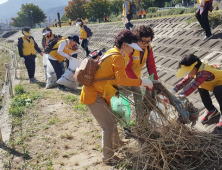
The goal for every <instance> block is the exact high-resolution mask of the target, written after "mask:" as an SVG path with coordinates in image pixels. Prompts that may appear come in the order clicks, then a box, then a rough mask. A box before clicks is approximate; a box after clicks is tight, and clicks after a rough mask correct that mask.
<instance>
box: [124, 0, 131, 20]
mask: <svg viewBox="0 0 222 170" xmlns="http://www.w3.org/2000/svg"><path fill="white" fill-rule="evenodd" d="M126 2H127V3H128V13H127V14H130V2H129V1H126ZM124 3H125V2H124ZM124 3H123V16H124V15H125V13H126V7H125V5H124Z"/></svg>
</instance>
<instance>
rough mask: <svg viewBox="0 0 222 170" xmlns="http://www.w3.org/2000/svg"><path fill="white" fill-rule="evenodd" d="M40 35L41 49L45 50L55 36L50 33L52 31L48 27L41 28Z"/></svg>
mask: <svg viewBox="0 0 222 170" xmlns="http://www.w3.org/2000/svg"><path fill="white" fill-rule="evenodd" d="M42 35H43V37H42V47H43V48H44V49H45V48H46V47H47V45H48V42H49V40H50V39H53V38H54V37H56V35H55V34H53V33H52V30H51V28H49V27H45V28H43V30H42Z"/></svg>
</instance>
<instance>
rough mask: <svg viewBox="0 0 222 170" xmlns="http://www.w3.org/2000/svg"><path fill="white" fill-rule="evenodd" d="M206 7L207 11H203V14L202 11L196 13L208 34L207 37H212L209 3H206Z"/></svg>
mask: <svg viewBox="0 0 222 170" xmlns="http://www.w3.org/2000/svg"><path fill="white" fill-rule="evenodd" d="M205 3H206V4H205V5H206V6H205V9H204V11H203V13H202V14H200V10H199V11H198V12H197V13H196V18H197V20H198V21H199V23H200V25H201V27H202V28H203V30H204V31H205V33H206V36H210V35H211V30H210V24H209V20H208V9H209V8H208V2H205Z"/></svg>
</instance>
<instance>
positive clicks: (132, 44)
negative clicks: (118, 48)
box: [126, 43, 143, 51]
mask: <svg viewBox="0 0 222 170" xmlns="http://www.w3.org/2000/svg"><path fill="white" fill-rule="evenodd" d="M126 44H127V43H126ZM127 45H128V46H130V47H132V48H133V49H135V50H139V51H143V50H142V48H140V46H139V45H138V44H137V43H131V44H127Z"/></svg>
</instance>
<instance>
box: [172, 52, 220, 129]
mask: <svg viewBox="0 0 222 170" xmlns="http://www.w3.org/2000/svg"><path fill="white" fill-rule="evenodd" d="M176 76H177V77H180V78H181V77H185V78H184V79H183V80H182V81H181V82H179V83H178V84H177V85H176V86H175V87H174V89H173V90H172V93H173V94H176V93H177V92H178V91H179V90H181V89H184V90H183V91H182V92H180V93H179V95H178V97H179V98H183V97H187V96H189V95H190V94H191V93H193V92H194V91H195V90H196V89H198V91H199V94H200V97H201V99H202V102H203V104H204V106H205V108H206V109H207V110H206V111H205V113H204V116H203V117H202V119H201V122H202V123H203V124H204V123H206V122H208V121H209V120H210V119H212V118H213V117H215V116H218V115H219V114H220V113H219V111H218V110H217V109H216V107H215V106H214V105H213V103H212V100H211V97H210V94H209V91H211V92H213V94H214V96H215V97H216V99H217V102H218V103H219V105H220V112H221V113H222V68H221V67H218V66H216V65H214V64H208V63H207V62H205V61H203V60H202V61H201V60H200V59H199V58H198V57H197V56H195V55H193V54H190V55H185V56H184V57H183V58H182V60H181V61H180V62H179V70H178V71H177V73H176ZM188 84H189V85H188ZM187 85H188V87H186V86H187ZM184 87H185V88H184ZM218 128H222V116H220V119H219V123H218Z"/></svg>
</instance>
